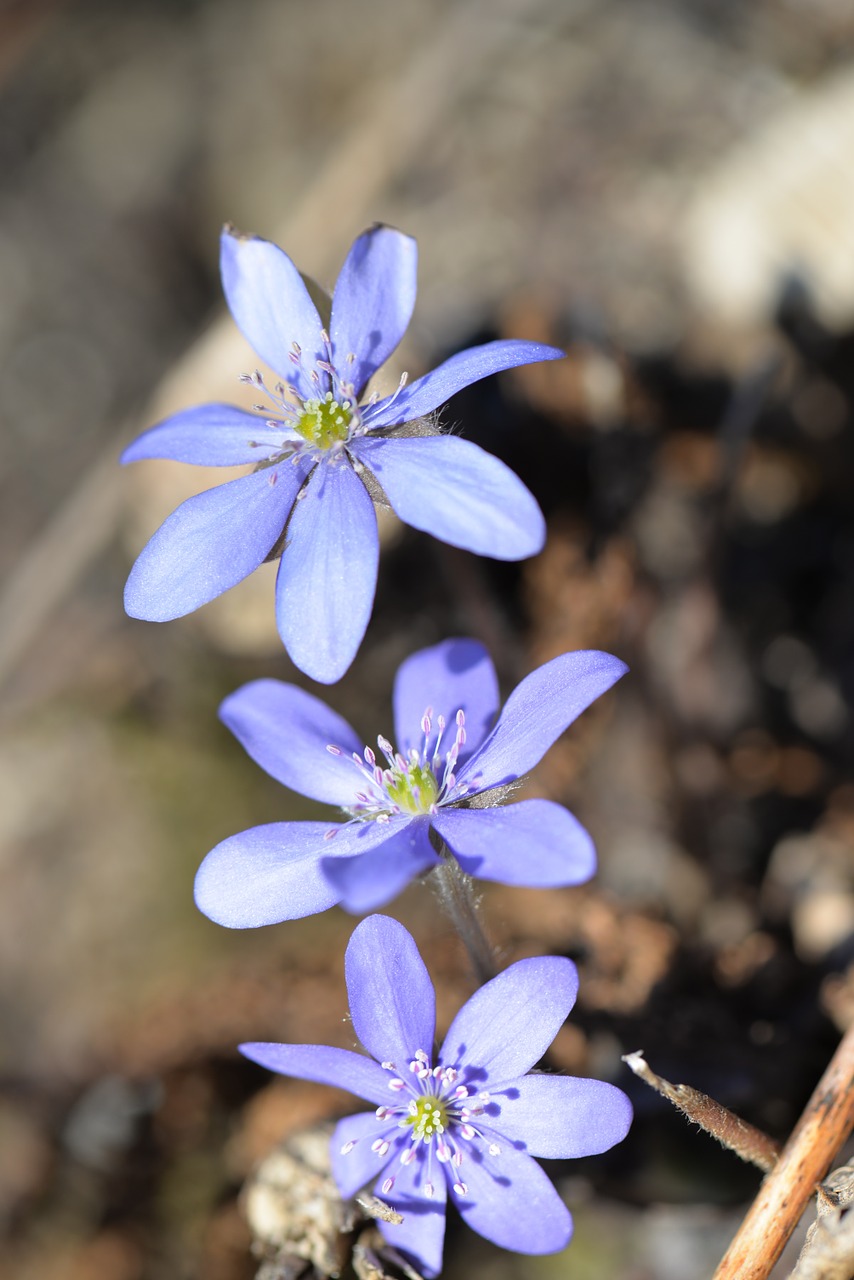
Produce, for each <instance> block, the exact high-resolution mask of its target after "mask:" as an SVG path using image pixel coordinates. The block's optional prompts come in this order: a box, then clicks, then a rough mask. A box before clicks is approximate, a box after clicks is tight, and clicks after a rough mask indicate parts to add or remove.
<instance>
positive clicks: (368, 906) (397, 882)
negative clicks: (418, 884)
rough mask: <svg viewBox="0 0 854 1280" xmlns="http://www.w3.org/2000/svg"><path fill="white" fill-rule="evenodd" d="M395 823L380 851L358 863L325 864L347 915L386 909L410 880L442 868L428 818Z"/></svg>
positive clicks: (346, 860)
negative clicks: (430, 870)
mask: <svg viewBox="0 0 854 1280" xmlns="http://www.w3.org/2000/svg"><path fill="white" fill-rule="evenodd" d="M394 821H395V822H396V823H397V824H398V830H397V832H396V833H395V834H394V836H390V838H389V839H388V840H386V841H385V843H384V844H382V845H381V846H380V847H379V848H378V849H374V850H372V851H368V852H366V853H364V854H362V855H361V856H360V857H359V858H358V859H356V858H329V859H325V860H324V862H323V874H324V875H325V876H326V877H327V879H328V880H329V883H330V884H331V885H332V886H333V887H334V889H335V891H336V892H337V894H338V901H339V902H340V904H341V906H342V907H343V908H344V910H345V911H351V912H352V913H353V914H354V915H361V914H363V913H364V912H365V911H374V910H375V909H376V908H377V907H383V906H385V904H386V903H387V902H390V901H391V899H392V898H395V897H397V895H398V894H399V893H400V892H401V890H403V889H405V888H406V886H407V885H408V884H409V882H410V880H414V879H415V877H416V876H418V875H420V874H421V873H422V871H427V870H429V869H430V868H431V867H436V866H438V865H439V857H438V855H437V854H436V853H435V852H434V850H433V847H432V845H431V844H430V840H429V835H428V831H429V823H428V820H427V819H426V818H421V817H416V818H408V819H407V818H397V819H394ZM401 824H402V825H401ZM370 825H373V824H370ZM378 825H380V826H382V825H383V824H378ZM386 830H388V828H387V827H386Z"/></svg>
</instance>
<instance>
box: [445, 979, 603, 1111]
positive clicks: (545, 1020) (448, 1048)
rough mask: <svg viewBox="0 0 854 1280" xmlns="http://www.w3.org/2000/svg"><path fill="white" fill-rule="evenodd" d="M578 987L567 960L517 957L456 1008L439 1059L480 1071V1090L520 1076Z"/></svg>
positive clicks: (550, 1037) (551, 1036)
mask: <svg viewBox="0 0 854 1280" xmlns="http://www.w3.org/2000/svg"><path fill="white" fill-rule="evenodd" d="M577 991H578V973H577V971H576V968H575V965H574V964H573V963H572V962H571V961H570V960H564V959H562V958H561V957H559V956H535V957H532V958H531V959H529V960H518V961H517V962H516V964H511V965H510V967H509V969H505V970H504V972H503V973H499V975H498V977H497V978H492V979H491V980H490V981H489V982H487V983H486V985H485V986H483V987H481V988H480V989H479V990H478V991H476V992H475V993H474V995H473V996H472V997H471V999H470V1000H469V1001H468V1002H467V1003H466V1004H464V1005H463V1007H462V1009H460V1011H459V1013H458V1014H457V1016H456V1017H455V1018H454V1021H453V1022H452V1023H451V1026H450V1029H449V1031H448V1034H447V1036H446V1037H445V1043H444V1044H443V1045H442V1052H441V1055H440V1057H441V1060H442V1062H443V1063H444V1064H445V1066H452V1067H454V1066H455V1067H460V1066H463V1065H466V1066H469V1067H472V1068H475V1069H476V1070H479V1071H481V1072H485V1073H486V1077H485V1079H486V1083H485V1085H484V1084H480V1085H479V1086H478V1087H479V1088H484V1087H485V1088H489V1085H490V1083H491V1082H492V1081H493V1080H495V1081H503V1080H513V1079H515V1078H516V1077H517V1076H522V1075H524V1074H525V1072H526V1071H528V1070H530V1068H531V1067H532V1066H533V1065H534V1063H535V1062H538V1061H539V1060H540V1058H541V1057H542V1056H543V1054H544V1053H545V1051H546V1050H547V1049H548V1047H549V1045H550V1044H551V1042H552V1040H554V1038H555V1036H556V1035H557V1033H558V1031H559V1030H560V1028H561V1027H562V1026H563V1023H564V1021H565V1019H566V1016H567V1014H568V1013H569V1011H570V1009H571V1008H572V1006H573V1004H574V1003H575V996H576V993H577ZM462 1078H463V1080H464V1081H465V1079H466V1077H465V1075H463V1077H462ZM481 1078H483V1077H481Z"/></svg>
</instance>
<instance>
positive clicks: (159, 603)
mask: <svg viewBox="0 0 854 1280" xmlns="http://www.w3.org/2000/svg"><path fill="white" fill-rule="evenodd" d="M303 476H304V471H303V470H302V469H300V468H299V467H294V466H292V465H291V464H290V463H284V464H282V465H281V466H279V467H270V468H268V469H267V470H264V471H256V472H253V473H252V475H248V476H241V477H240V478H239V479H238V480H229V481H228V483H227V484H221V485H217V486H216V488H214V489H206V490H205V492H204V493H199V494H197V495H196V496H195V497H194V498H188V499H187V501H186V502H184V503H182V504H181V506H180V507H178V509H177V511H173V512H172V514H171V516H169V518H168V520H166V521H164V523H163V524H162V525H161V526H160V528H159V529H158V531H157V533H155V535H154V537H153V538H152V539H151V541H150V542H149V543H148V545H147V546H146V547H145V548H144V549H143V551H142V552H141V554H140V556H139V558H138V560H137V562H136V564H135V565H134V567H133V569H132V570H131V573H130V577H129V578H128V581H127V586H126V587H125V609H126V611H127V612H128V613H129V614H130V616H131V617H132V618H145V619H146V620H147V621H148V622H167V621H169V619H171V618H180V617H183V615H184V614H186V613H192V611H193V610H194V609H198V608H199V606H200V605H203V604H207V602H208V601H209V600H213V599H214V597H215V596H218V595H221V594H222V593H223V591H227V590H228V588H229V587H233V586H234V585H235V583H238V582H242V580H243V579H244V578H246V577H248V576H249V574H250V573H252V571H253V570H254V569H257V568H258V566H259V564H262V563H263V561H264V560H265V559H266V557H267V556H268V554H269V553H270V551H271V550H272V548H273V547H274V546H275V544H276V541H277V539H278V538H279V537H280V536H281V533H282V530H283V529H284V527H285V523H286V521H287V518H288V512H289V511H290V509H291V507H292V506H293V504H294V500H295V498H296V496H297V492H298V491H299V488H300V485H301V484H302V481H303Z"/></svg>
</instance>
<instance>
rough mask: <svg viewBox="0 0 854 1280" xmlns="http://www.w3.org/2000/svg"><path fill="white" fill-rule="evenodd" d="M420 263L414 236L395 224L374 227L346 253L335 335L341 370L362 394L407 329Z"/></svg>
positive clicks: (332, 329)
mask: <svg viewBox="0 0 854 1280" xmlns="http://www.w3.org/2000/svg"><path fill="white" fill-rule="evenodd" d="M417 267H418V248H417V246H416V244H415V241H414V240H413V239H412V238H411V237H410V236H405V235H404V234H403V232H401V231H396V230H395V229H394V227H384V226H376V227H371V229H370V230H369V231H365V232H364V233H363V234H362V235H360V236H359V238H358V239H357V240H356V241H355V242H354V244H353V247H352V248H351V249H350V252H349V253H348V255H347V260H346V262H345V263H344V266H343V267H342V268H341V274H340V275H339V277H338V282H337V284H336V285H335V294H334V297H333V299H332V320H331V322H330V335H331V338H332V349H333V355H334V361H335V368H336V369H337V371H338V375H339V377H341V378H344V379H345V380H346V381H347V382H352V383H353V384H354V386H355V394H356V396H357V397H358V396H360V395H361V393H362V391H363V389H364V387H365V384H366V383H367V381H368V379H369V378H370V377H371V376H372V375H373V374H374V373H376V371H377V369H379V367H380V365H381V364H384V363H385V361H386V360H387V359H388V357H389V356H390V355H391V353H392V352H393V351H394V349H395V347H396V346H397V345H398V343H399V342H400V340H401V338H402V337H403V335H404V333H405V332H406V328H407V325H408V324H409V321H410V319H411V318H412V310H413V307H414V306H415V289H416V273H417ZM351 355H353V356H355V359H354V360H352V361H350V360H349V359H348V357H349V356H351Z"/></svg>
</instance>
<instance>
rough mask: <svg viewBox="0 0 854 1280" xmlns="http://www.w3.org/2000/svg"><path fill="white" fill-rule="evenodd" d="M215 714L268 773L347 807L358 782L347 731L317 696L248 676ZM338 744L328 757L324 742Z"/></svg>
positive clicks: (354, 745)
mask: <svg viewBox="0 0 854 1280" xmlns="http://www.w3.org/2000/svg"><path fill="white" fill-rule="evenodd" d="M219 718H220V720H222V722H223V724H225V725H227V726H228V728H229V729H230V730H231V732H232V733H233V734H234V736H235V737H236V738H237V740H238V741H239V742H240V744H241V746H242V747H243V749H244V750H245V751H246V752H247V753H248V754H249V755H250V756H251V757H252V759H253V760H254V761H255V763H256V764H259V765H260V766H261V768H262V769H264V770H266V772H267V773H269V774H270V776H271V777H273V778H275V779H276V780H277V781H278V782H281V783H282V784H283V785H284V786H286V787H290V788H291V790H292V791H298V792H299V793H300V795H304V796H310V797H311V799H312V800H324V801H326V803H327V804H335V805H340V806H341V807H342V808H348V807H349V806H351V805H354V804H355V803H356V792H357V791H360V790H361V789H362V787H363V785H364V782H363V779H362V776H361V774H360V773H359V772H358V770H357V768H356V766H355V764H354V763H353V760H352V756H351V753H352V752H353V751H357V752H361V750H362V748H361V746H360V744H359V740H358V738H357V737H356V735H355V734H354V732H353V730H352V729H351V728H350V726H349V725H348V723H347V721H346V720H344V719H343V718H342V717H341V716H339V715H338V713H337V712H335V711H332V710H331V708H330V707H327V705H326V703H325V702H321V700H320V698H315V696H314V694H311V693H307V692H306V690H305V689H300V688H299V687H298V686H297V685H294V684H283V683H282V681H281V680H253V681H252V682H251V683H250V684H245V685H244V686H243V688H242V689H238V690H237V692H236V693H232V694H231V695H230V697H228V698H226V699H225V701H224V702H223V704H222V706H221V707H220V709H219ZM328 745H332V746H336V747H340V748H341V751H342V753H343V754H342V755H340V756H334V755H332V754H330V752H329V751H327V749H326V748H327V746H328Z"/></svg>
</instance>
